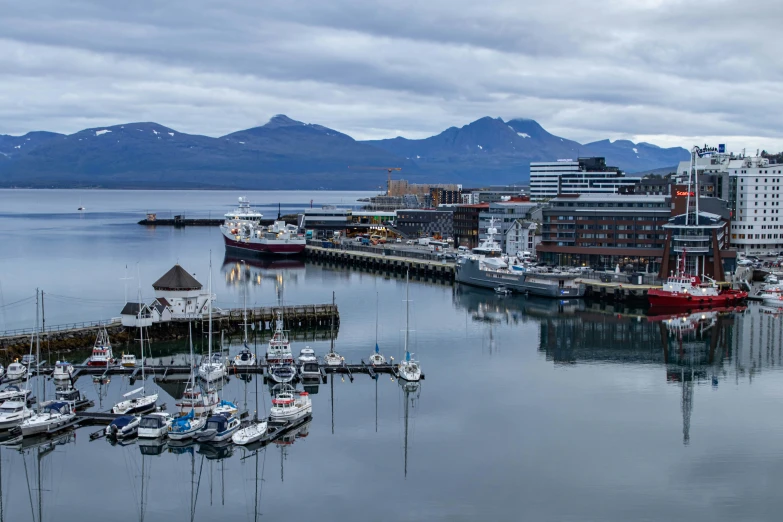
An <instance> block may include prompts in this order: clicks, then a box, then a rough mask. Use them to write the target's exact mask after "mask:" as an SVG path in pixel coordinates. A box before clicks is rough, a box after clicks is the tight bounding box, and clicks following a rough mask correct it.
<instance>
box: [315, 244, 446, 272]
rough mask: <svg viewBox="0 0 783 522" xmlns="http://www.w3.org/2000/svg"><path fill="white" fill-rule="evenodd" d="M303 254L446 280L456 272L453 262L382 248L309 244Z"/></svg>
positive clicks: (332, 261) (337, 261)
mask: <svg viewBox="0 0 783 522" xmlns="http://www.w3.org/2000/svg"><path fill="white" fill-rule="evenodd" d="M305 254H306V255H307V257H308V258H310V259H317V260H321V261H327V262H331V263H336V264H337V263H339V264H343V265H348V266H356V267H363V268H369V269H377V270H384V271H387V272H399V273H404V272H405V271H406V270H410V273H411V275H414V276H419V277H432V278H437V279H443V280H446V281H454V274H455V273H456V270H455V264H454V263H453V262H447V261H437V260H428V259H417V258H413V257H403V256H395V255H391V254H389V255H387V254H385V253H384V251H383V250H381V251H380V252H377V253H376V252H366V251H357V250H343V249H341V248H339V247H336V248H325V247H319V246H315V245H310V244H309V245H307V246H306V247H305Z"/></svg>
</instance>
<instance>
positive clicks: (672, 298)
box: [647, 290, 748, 309]
mask: <svg viewBox="0 0 783 522" xmlns="http://www.w3.org/2000/svg"><path fill="white" fill-rule="evenodd" d="M747 297H748V294H747V292H738V291H736V290H731V291H726V292H723V293H721V294H719V295H705V296H701V295H691V294H680V293H673V292H664V291H663V290H650V291H649V292H647V298H648V299H649V301H650V306H655V307H661V308H680V309H683V308H685V309H687V308H717V307H722V306H731V305H735V304H739V303H741V302H742V301H744V300H745V299H746V298H747Z"/></svg>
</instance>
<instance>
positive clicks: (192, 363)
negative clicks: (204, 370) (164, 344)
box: [188, 319, 203, 390]
mask: <svg viewBox="0 0 783 522" xmlns="http://www.w3.org/2000/svg"><path fill="white" fill-rule="evenodd" d="M190 325H191V320H190V319H188V341H189V342H190V389H191V390H195V388H196V379H195V375H194V374H195V372H194V366H195V361H194V360H193V333H192V331H191V327H190ZM202 331H203V330H202Z"/></svg>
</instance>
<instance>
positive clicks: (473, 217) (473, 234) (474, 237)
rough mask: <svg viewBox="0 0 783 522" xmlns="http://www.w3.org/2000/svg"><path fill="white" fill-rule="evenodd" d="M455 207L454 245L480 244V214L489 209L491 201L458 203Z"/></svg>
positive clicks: (471, 246)
mask: <svg viewBox="0 0 783 522" xmlns="http://www.w3.org/2000/svg"><path fill="white" fill-rule="evenodd" d="M453 209H454V246H466V247H468V248H474V247H477V246H478V230H479V214H480V213H481V212H483V211H485V210H487V209H489V203H478V204H476V205H457V206H455V207H453Z"/></svg>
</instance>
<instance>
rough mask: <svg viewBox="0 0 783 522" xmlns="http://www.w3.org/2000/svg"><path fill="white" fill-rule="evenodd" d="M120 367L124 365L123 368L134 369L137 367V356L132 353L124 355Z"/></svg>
mask: <svg viewBox="0 0 783 522" xmlns="http://www.w3.org/2000/svg"><path fill="white" fill-rule="evenodd" d="M120 365H122V367H123V368H133V367H135V366H136V356H135V355H133V354H132V353H124V354H122V359H120Z"/></svg>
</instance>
